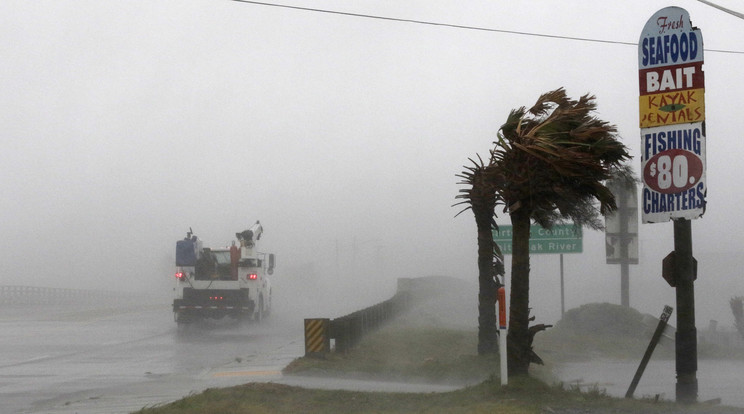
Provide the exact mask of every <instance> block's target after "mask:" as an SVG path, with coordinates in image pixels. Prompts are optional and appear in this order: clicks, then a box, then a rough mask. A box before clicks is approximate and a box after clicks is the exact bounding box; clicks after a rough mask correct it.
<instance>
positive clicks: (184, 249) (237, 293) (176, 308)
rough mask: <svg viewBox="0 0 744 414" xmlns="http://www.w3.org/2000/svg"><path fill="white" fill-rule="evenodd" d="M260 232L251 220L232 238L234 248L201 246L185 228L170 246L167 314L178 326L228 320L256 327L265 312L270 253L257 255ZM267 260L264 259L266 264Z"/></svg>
mask: <svg viewBox="0 0 744 414" xmlns="http://www.w3.org/2000/svg"><path fill="white" fill-rule="evenodd" d="M262 233H263V227H262V226H261V223H259V222H258V221H256V224H254V225H253V226H252V227H251V228H250V229H248V230H245V231H242V232H240V233H236V234H235V235H236V237H237V239H238V242H239V246H238V245H236V244H235V242H234V241H233V242H232V246H230V247H224V248H209V247H203V246H202V241H201V240H199V238H198V237H197V236H196V235H194V233H193V232H192V231H191V229H189V232H188V233H186V238H184V239H183V240H179V241H177V242H176V287H175V289H174V291H175V298H174V300H173V313H174V316H175V320H176V322H177V323H178V324H179V325H181V324H184V323H189V322H193V321H197V320H200V319H204V318H214V319H219V318H223V317H224V316H230V317H232V318H235V319H239V320H253V321H257V322H260V321H261V320H262V319H263V318H264V317H265V316H267V315H268V314H269V311H270V310H271V283H270V281H269V279H268V278H267V277H266V276H267V275H271V274H273V273H274V265H275V257H274V254H267V253H262V252H259V251H258V247H257V242H258V241H259V240H260V239H261V234H262ZM267 256H268V260H266V259H267Z"/></svg>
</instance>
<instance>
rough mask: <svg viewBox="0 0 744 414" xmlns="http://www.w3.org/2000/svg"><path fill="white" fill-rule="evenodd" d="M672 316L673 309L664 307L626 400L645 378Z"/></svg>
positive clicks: (631, 396)
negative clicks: (647, 368)
mask: <svg viewBox="0 0 744 414" xmlns="http://www.w3.org/2000/svg"><path fill="white" fill-rule="evenodd" d="M671 315H672V307H671V306H664V311H663V312H662V313H661V318H659V324H658V325H657V326H656V331H655V332H654V336H652V337H651V342H649V344H648V347H647V348H646V353H645V354H643V358H642V359H641V364H640V365H638V369H637V370H636V373H635V376H633V381H631V382H630V387H628V392H626V393H625V398H633V393H634V392H635V389H636V387H637V386H638V382H639V381H640V380H641V377H642V376H643V371H645V370H646V365H648V361H649V360H650V359H651V355H652V354H653V353H654V349H655V348H656V344H658V343H659V339H661V334H663V333H664V329H666V326H667V322H668V321H669V317H670V316H671Z"/></svg>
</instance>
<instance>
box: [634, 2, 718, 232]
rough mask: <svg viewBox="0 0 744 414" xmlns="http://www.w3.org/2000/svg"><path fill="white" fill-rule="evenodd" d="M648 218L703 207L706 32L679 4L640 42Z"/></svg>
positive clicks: (687, 215) (658, 17) (690, 214)
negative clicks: (704, 53)
mask: <svg viewBox="0 0 744 414" xmlns="http://www.w3.org/2000/svg"><path fill="white" fill-rule="evenodd" d="M638 81H639V82H638V83H639V119H640V127H641V178H642V180H643V194H642V202H641V206H642V218H643V222H644V223H660V222H666V221H669V220H671V219H677V218H683V219H695V218H698V217H700V216H702V215H703V213H704V211H705V203H706V193H707V184H706V176H705V125H704V122H705V76H704V73H703V35H702V32H701V31H700V29H698V28H696V27H693V26H692V23H691V22H690V16H689V14H688V13H687V11H686V10H685V9H682V8H680V7H666V8H664V9H661V10H659V11H657V12H656V13H655V14H654V15H653V16H651V18H650V19H648V21H647V22H646V25H645V26H644V27H643V32H642V33H641V37H640V40H639V42H638Z"/></svg>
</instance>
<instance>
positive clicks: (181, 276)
mask: <svg viewBox="0 0 744 414" xmlns="http://www.w3.org/2000/svg"><path fill="white" fill-rule="evenodd" d="M184 276H186V274H185V273H183V272H176V279H178V280H183V278H184Z"/></svg>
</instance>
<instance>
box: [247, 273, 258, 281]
mask: <svg viewBox="0 0 744 414" xmlns="http://www.w3.org/2000/svg"><path fill="white" fill-rule="evenodd" d="M248 279H249V280H256V279H258V275H257V274H255V273H251V274H249V275H248Z"/></svg>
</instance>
